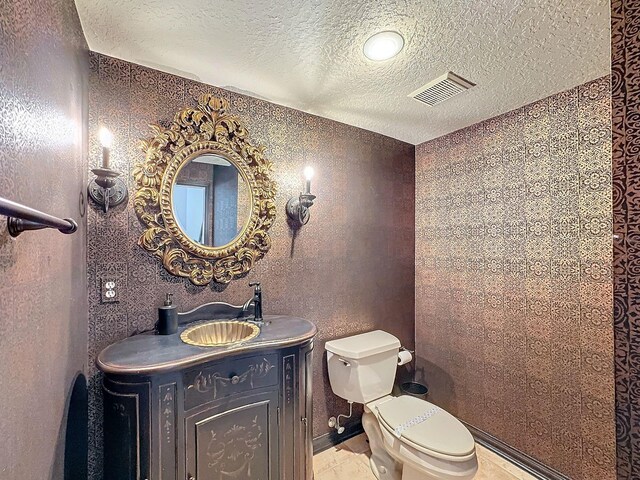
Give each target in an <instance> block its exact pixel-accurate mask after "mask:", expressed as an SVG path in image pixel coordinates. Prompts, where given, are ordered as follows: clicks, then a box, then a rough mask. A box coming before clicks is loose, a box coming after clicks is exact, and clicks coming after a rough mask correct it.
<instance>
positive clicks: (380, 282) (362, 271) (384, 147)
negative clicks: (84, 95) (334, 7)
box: [88, 54, 414, 479]
mask: <svg viewBox="0 0 640 480" xmlns="http://www.w3.org/2000/svg"><path fill="white" fill-rule="evenodd" d="M90 71H91V73H90V87H89V93H90V98H89V134H90V156H89V159H90V163H92V164H96V163H97V162H98V161H99V158H100V147H99V144H98V142H97V139H96V134H97V131H98V128H99V126H100V125H105V126H107V127H108V128H110V129H111V130H112V131H113V133H114V147H113V151H112V160H113V163H114V166H115V167H116V168H118V169H120V170H121V171H123V172H130V171H131V169H132V167H133V165H134V164H135V163H136V162H139V161H141V160H142V159H143V155H142V153H141V151H140V150H138V148H137V143H138V140H139V139H140V138H143V137H148V136H149V135H150V130H149V128H148V124H150V123H156V122H158V121H161V122H168V121H169V120H171V119H172V118H173V115H174V113H175V112H176V111H177V110H178V109H180V108H182V107H184V106H186V105H195V99H196V98H197V97H198V95H200V94H201V93H204V92H212V93H215V94H217V95H219V96H222V97H224V98H226V99H227V100H229V102H230V104H231V109H232V111H233V112H235V113H237V114H239V115H241V116H242V117H244V118H245V119H246V120H247V124H248V128H249V132H250V134H251V136H252V137H253V138H254V139H256V140H258V141H259V142H260V143H264V144H265V145H266V146H267V153H268V155H269V158H270V159H271V160H272V161H273V162H274V165H275V172H274V178H275V180H276V181H277V182H278V184H279V191H278V194H277V197H276V204H277V207H278V217H277V219H276V223H275V225H274V226H273V227H272V228H271V230H270V231H269V233H270V235H271V238H272V247H271V250H270V251H269V253H267V255H266V256H265V258H264V259H262V260H261V261H260V262H258V264H257V266H256V268H255V269H254V270H253V271H252V272H251V273H250V274H249V276H247V277H246V278H245V279H242V280H239V281H235V282H232V283H231V284H230V285H229V286H228V287H227V288H214V287H194V286H193V285H191V284H190V283H189V281H188V280H184V279H180V278H176V277H172V276H170V275H168V274H167V273H166V272H165V270H164V268H163V267H162V266H161V265H160V263H159V262H158V260H157V259H155V258H152V257H151V256H150V255H149V254H148V253H147V252H145V251H144V250H142V249H141V248H140V247H138V246H137V245H136V241H137V239H138V237H139V235H140V234H141V232H142V227H141V225H140V223H139V221H138V219H137V217H136V215H135V212H134V211H133V208H132V200H131V198H130V199H129V205H128V206H126V205H121V206H119V207H117V208H115V209H114V210H113V211H110V212H109V213H108V214H107V215H104V214H103V213H101V212H99V211H96V209H95V208H90V209H89V213H88V250H89V251H88V281H89V361H90V366H91V367H92V368H93V370H92V372H91V373H92V379H91V398H90V429H91V432H90V441H91V442H92V445H91V455H90V467H91V470H92V474H91V475H90V478H92V479H95V478H100V473H99V472H100V471H101V461H102V459H101V454H100V452H101V421H100V419H101V416H102V412H101V406H100V402H101V399H100V385H99V380H100V377H99V375H98V374H97V373H96V371H95V367H93V361H94V359H95V357H96V355H97V353H98V352H99V351H100V350H101V349H102V348H104V347H106V346H107V345H109V344H111V343H113V342H115V341H117V340H120V339H122V338H124V337H126V336H127V335H130V334H132V333H134V332H136V331H138V330H144V329H147V328H150V327H152V326H153V324H154V322H155V320H156V310H155V309H156V308H157V306H159V305H161V303H162V300H163V298H164V294H165V292H173V293H174V294H175V299H176V301H177V304H178V305H179V308H180V309H182V310H186V309H190V308H192V307H194V306H196V305H199V304H202V303H205V302H210V301H214V300H223V301H228V302H232V303H239V302H244V301H245V300H247V299H248V298H250V296H251V292H252V290H251V289H250V288H249V287H248V283H249V282H250V281H253V280H260V281H262V282H263V287H264V288H263V291H264V301H265V307H264V308H265V313H267V314H268V313H281V314H295V315H300V316H303V317H306V318H308V319H309V320H312V321H313V322H315V323H316V324H317V326H318V329H319V334H318V342H317V343H316V355H315V360H314V362H315V365H314V372H315V378H314V402H315V403H314V434H315V435H320V434H323V433H325V432H327V431H328V427H327V426H326V421H327V419H328V417H329V416H331V415H335V414H337V413H345V412H346V402H344V401H341V400H338V399H337V398H336V397H335V396H334V395H333V393H332V392H331V389H330V387H329V384H328V378H327V373H326V367H325V360H324V348H323V347H324V342H325V340H327V339H331V338H336V337H340V336H346V335H351V334H355V333H360V332H364V331H367V330H372V329H375V328H384V329H385V330H388V331H390V332H391V333H393V334H395V335H397V336H398V337H399V338H400V339H401V341H402V343H403V344H405V345H408V346H411V345H412V344H413V337H414V333H413V325H414V320H413V319H414V303H413V297H414V147H413V146H412V145H408V144H406V143H403V142H400V141H397V140H393V139H391V138H389V137H384V136H382V135H378V134H375V133H372V132H368V131H365V130H361V129H358V128H355V127H351V126H348V125H344V124H341V123H337V122H334V121H330V120H327V119H323V118H319V117H316V116H313V115H308V114H305V113H302V112H299V111H296V110H292V109H288V108H284V107H281V106H278V105H274V104H271V103H268V102H265V101H262V100H258V99H255V98H251V97H247V96H244V95H239V94H235V93H232V92H229V91H225V90H221V89H218V88H215V87H211V86H207V85H204V84H202V83H198V82H195V81H191V80H187V79H184V78H181V77H177V76H173V75H169V74H165V73H162V72H159V71H155V70H151V69H148V68H144V67H140V66H138V65H135V64H131V63H127V62H125V61H121V60H117V59H114V58H110V57H106V56H102V55H99V54H91V56H90ZM307 164H309V165H312V166H313V167H314V168H315V170H316V178H315V179H314V182H313V186H312V191H313V193H314V194H316V195H317V196H318V198H317V201H316V204H315V205H314V207H313V209H312V213H311V220H310V222H309V223H308V224H307V225H306V226H305V227H303V228H302V229H301V230H299V231H298V232H297V234H296V235H293V234H292V232H291V231H290V229H289V227H288V226H287V222H286V214H285V212H284V207H285V203H286V201H287V199H288V198H289V197H290V196H291V195H292V194H296V195H297V194H298V193H299V192H300V190H301V189H302V187H303V176H302V171H303V168H304V166H305V165H307ZM127 180H128V182H129V188H130V189H131V192H133V190H132V188H133V181H132V178H131V176H130V175H129V176H127ZM103 278H109V279H116V280H117V282H118V285H119V294H120V301H119V303H115V304H102V303H100V298H99V292H100V279H103Z"/></svg>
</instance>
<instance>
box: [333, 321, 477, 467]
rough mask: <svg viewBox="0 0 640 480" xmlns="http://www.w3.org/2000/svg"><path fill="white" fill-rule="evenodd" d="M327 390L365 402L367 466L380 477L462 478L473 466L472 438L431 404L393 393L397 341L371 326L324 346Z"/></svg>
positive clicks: (461, 426)
mask: <svg viewBox="0 0 640 480" xmlns="http://www.w3.org/2000/svg"><path fill="white" fill-rule="evenodd" d="M325 348H326V350H327V363H328V366H329V380H330V382H331V389H332V390H333V392H334V393H335V394H336V395H338V396H339V397H342V398H344V399H345V400H348V401H350V402H356V403H362V404H364V415H363V417H362V426H363V427H364V431H365V432H366V434H367V437H369V444H370V446H371V460H370V464H371V469H372V470H373V473H374V475H375V476H376V478H378V479H380V480H401V479H402V480H427V479H442V480H453V479H456V480H466V479H472V478H473V477H474V476H475V474H476V471H477V470H478V461H477V459H476V449H475V442H474V440H473V437H472V436H471V434H470V433H469V431H468V430H467V429H466V427H465V426H464V425H463V424H462V423H461V422H460V421H459V420H458V419H456V418H455V417H454V416H453V415H451V414H449V413H447V412H446V411H444V410H442V409H441V408H439V407H437V406H435V405H433V404H432V403H429V402H426V401H424V400H420V399H418V398H415V397H411V396H407V395H402V396H399V397H392V396H391V395H390V394H391V391H392V389H393V383H394V380H395V376H396V368H397V363H398V352H399V350H400V341H399V340H398V339H397V338H396V337H394V336H393V335H391V334H390V333H387V332H383V331H382V330H376V331H373V332H369V333H363V334H361V335H355V336H352V337H347V338H341V339H339V340H332V341H330V342H327V343H326V345H325Z"/></svg>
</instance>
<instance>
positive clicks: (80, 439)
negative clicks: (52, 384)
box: [49, 372, 89, 480]
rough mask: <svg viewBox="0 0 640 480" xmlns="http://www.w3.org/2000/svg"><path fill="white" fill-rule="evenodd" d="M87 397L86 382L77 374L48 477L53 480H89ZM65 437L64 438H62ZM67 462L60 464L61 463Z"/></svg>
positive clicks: (68, 398)
mask: <svg viewBox="0 0 640 480" xmlns="http://www.w3.org/2000/svg"><path fill="white" fill-rule="evenodd" d="M87 402H88V397H87V380H86V378H85V376H84V374H82V373H81V372H78V373H77V374H76V376H75V378H74V380H73V384H72V385H71V389H70V392H69V395H68V396H67V405H66V408H65V414H64V416H63V417H62V422H61V424H60V430H59V433H58V442H57V445H56V457H55V461H54V464H53V467H52V470H51V472H50V474H49V479H50V480H60V478H61V476H60V475H61V474H62V472H64V474H63V476H62V478H63V479H64V480H86V479H87V455H88V440H89V428H88V406H87V405H88V403H87ZM63 437H64V438H63ZM61 461H63V462H64V463H63V464H62V465H60V462H61Z"/></svg>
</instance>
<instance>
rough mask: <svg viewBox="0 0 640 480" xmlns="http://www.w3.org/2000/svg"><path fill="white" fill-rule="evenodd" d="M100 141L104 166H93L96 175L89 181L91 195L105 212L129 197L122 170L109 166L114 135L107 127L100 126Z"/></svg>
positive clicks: (92, 170)
mask: <svg viewBox="0 0 640 480" xmlns="http://www.w3.org/2000/svg"><path fill="white" fill-rule="evenodd" d="M99 135H100V143H101V144H102V166H101V167H100V168H93V169H91V172H92V173H93V174H94V175H95V176H96V178H94V179H93V180H91V182H89V188H88V190H89V196H90V197H91V199H92V200H93V201H94V202H95V203H97V204H98V205H102V208H103V211H104V213H107V212H108V211H109V207H110V206H113V207H115V206H117V205H120V204H121V203H122V202H124V201H125V200H126V199H127V196H128V192H127V185H126V184H125V183H124V181H123V180H122V179H121V178H118V177H119V176H120V172H116V171H115V170H113V169H112V168H111V167H110V166H109V154H110V151H109V149H110V148H111V144H112V142H113V135H112V134H111V132H110V131H109V130H108V129H106V128H105V127H101V128H100V132H99Z"/></svg>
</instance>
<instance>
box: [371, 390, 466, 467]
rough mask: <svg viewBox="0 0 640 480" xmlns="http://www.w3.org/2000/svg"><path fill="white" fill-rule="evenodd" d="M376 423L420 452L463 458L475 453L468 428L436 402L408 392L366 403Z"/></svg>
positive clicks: (436, 455) (451, 458)
mask: <svg viewBox="0 0 640 480" xmlns="http://www.w3.org/2000/svg"><path fill="white" fill-rule="evenodd" d="M367 407H369V408H370V409H371V411H372V412H374V414H375V415H376V417H378V420H379V423H380V426H381V427H383V428H384V429H385V430H386V431H387V433H390V434H391V435H393V436H394V437H395V438H397V439H398V440H399V441H400V442H402V443H404V444H405V445H406V446H408V447H412V448H414V449H416V450H418V451H419V452H421V453H424V454H426V455H431V456H435V457H439V458H447V459H450V460H455V459H456V458H457V459H459V460H466V459H467V458H469V456H470V455H473V454H474V453H475V442H474V439H473V437H472V436H471V433H469V430H467V428H466V427H465V426H464V425H463V424H462V423H461V422H460V421H459V420H458V419H457V418H455V417H454V416H453V415H451V414H450V413H448V412H446V411H445V410H442V409H441V408H439V407H437V406H436V405H434V404H432V403H429V402H427V401H425V400H420V399H419V398H415V397H411V396H409V395H402V396H399V397H386V398H384V399H379V400H377V401H375V402H371V403H370V404H368V405H367Z"/></svg>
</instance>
